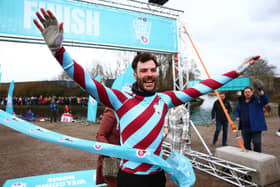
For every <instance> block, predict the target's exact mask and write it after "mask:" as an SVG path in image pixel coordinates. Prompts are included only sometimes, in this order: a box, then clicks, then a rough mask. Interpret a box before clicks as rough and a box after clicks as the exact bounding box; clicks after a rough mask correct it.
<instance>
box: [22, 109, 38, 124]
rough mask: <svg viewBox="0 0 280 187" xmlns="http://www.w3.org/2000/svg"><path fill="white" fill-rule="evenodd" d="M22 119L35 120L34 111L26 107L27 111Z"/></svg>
mask: <svg viewBox="0 0 280 187" xmlns="http://www.w3.org/2000/svg"><path fill="white" fill-rule="evenodd" d="M24 120H27V121H35V120H36V118H35V115H34V113H33V112H32V111H31V108H28V109H27V111H26V112H25V114H24Z"/></svg>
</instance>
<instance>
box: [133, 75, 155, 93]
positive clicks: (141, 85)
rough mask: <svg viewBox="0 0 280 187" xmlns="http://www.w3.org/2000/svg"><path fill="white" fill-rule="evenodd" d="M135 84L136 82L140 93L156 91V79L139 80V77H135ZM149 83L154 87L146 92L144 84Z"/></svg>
mask: <svg viewBox="0 0 280 187" xmlns="http://www.w3.org/2000/svg"><path fill="white" fill-rule="evenodd" d="M151 81H152V82H151ZM136 82H137V86H138V89H140V91H142V92H154V91H155V90H156V87H157V82H158V78H154V77H147V78H144V79H140V78H139V77H137V79H136ZM149 82H151V83H153V84H154V87H153V89H152V90H146V89H145V87H144V83H149Z"/></svg>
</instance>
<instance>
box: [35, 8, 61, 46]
mask: <svg viewBox="0 0 280 187" xmlns="http://www.w3.org/2000/svg"><path fill="white" fill-rule="evenodd" d="M40 10H41V13H42V14H43V16H41V14H40V13H39V12H36V15H37V17H38V19H39V20H40V22H41V24H42V25H43V26H42V25H41V24H39V22H38V21H37V20H36V19H33V22H34V23H35V25H36V27H37V28H38V29H39V30H40V31H41V33H42V35H43V37H44V40H45V42H46V44H47V45H48V47H49V48H50V50H52V51H57V50H59V49H60V48H61V46H62V41H63V23H62V22H61V23H60V24H58V22H57V19H56V17H55V16H54V15H53V13H52V12H51V11H49V10H47V11H45V10H44V9H43V8H41V9H40Z"/></svg>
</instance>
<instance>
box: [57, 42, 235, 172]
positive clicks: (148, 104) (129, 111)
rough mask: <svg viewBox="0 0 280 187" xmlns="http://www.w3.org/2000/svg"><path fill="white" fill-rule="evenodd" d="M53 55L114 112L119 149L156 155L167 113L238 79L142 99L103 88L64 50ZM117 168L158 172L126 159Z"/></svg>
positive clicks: (225, 77)
mask: <svg viewBox="0 0 280 187" xmlns="http://www.w3.org/2000/svg"><path fill="white" fill-rule="evenodd" d="M53 55H54V56H55V58H56V59H57V61H58V62H59V63H60V65H61V66H62V67H63V69H64V70H65V71H66V72H67V73H68V75H69V76H70V77H71V78H72V79H74V81H76V82H77V83H78V84H79V85H80V86H81V87H82V88H83V89H84V90H86V91H87V92H88V93H89V94H90V95H91V96H92V97H94V98H95V99H96V100H97V101H98V102H100V103H102V104H104V105H105V106H107V107H110V108H112V109H113V110H115V112H116V114H117V117H118V118H119V119H118V120H119V125H120V129H119V130H120V135H121V146H126V147H130V148H137V149H143V150H149V151H151V152H153V153H154V154H156V155H159V156H161V144H162V135H163V129H164V128H163V124H164V118H165V114H166V112H167V110H168V109H169V108H172V107H174V106H178V105H181V104H183V103H186V102H188V101H190V100H191V99H192V98H195V97H199V96H200V95H202V94H205V93H207V92H210V91H211V90H213V89H217V88H219V87H221V86H222V85H223V84H225V83H227V82H229V81H231V80H232V79H233V78H236V77H237V76H238V73H237V72H236V71H231V72H228V73H226V74H223V75H222V76H219V77H217V78H216V79H207V80H204V81H202V82H200V83H199V84H197V85H195V86H194V87H192V88H188V89H185V90H182V91H166V92H162V93H158V92H155V94H153V95H151V96H141V95H137V94H135V93H126V92H122V91H119V90H115V89H111V88H107V87H105V86H104V85H102V84H101V83H100V82H98V81H96V80H94V79H93V78H92V77H91V75H90V73H89V72H87V71H85V69H83V68H82V67H81V66H80V65H79V64H78V63H76V62H75V61H74V60H73V59H72V58H71V57H70V55H69V54H68V53H67V52H66V50H65V48H64V47H62V48H61V49H60V50H58V51H57V52H53ZM120 167H121V169H122V170H123V171H125V172H127V173H133V174H142V175H149V174H153V173H156V172H158V171H160V170H161V169H160V168H159V167H158V166H155V165H150V164H146V163H137V162H132V161H128V160H122V161H121V166H120Z"/></svg>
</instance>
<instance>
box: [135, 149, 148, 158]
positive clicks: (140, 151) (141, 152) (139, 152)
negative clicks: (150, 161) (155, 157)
mask: <svg viewBox="0 0 280 187" xmlns="http://www.w3.org/2000/svg"><path fill="white" fill-rule="evenodd" d="M145 154H146V151H144V150H138V151H137V156H138V157H140V158H143V157H144V156H145Z"/></svg>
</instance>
